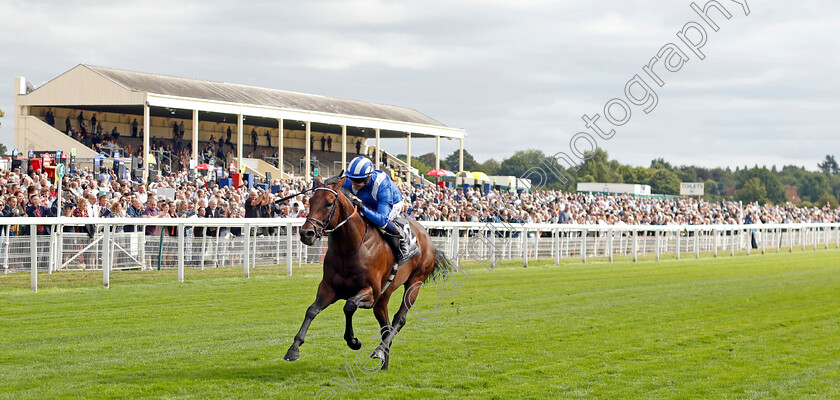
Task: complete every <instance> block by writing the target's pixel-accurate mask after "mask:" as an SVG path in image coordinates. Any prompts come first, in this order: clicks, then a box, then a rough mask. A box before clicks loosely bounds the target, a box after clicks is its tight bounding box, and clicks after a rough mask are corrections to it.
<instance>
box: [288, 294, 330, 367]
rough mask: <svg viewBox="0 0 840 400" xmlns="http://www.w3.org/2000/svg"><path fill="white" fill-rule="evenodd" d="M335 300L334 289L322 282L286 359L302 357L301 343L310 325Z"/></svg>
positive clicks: (293, 359)
mask: <svg viewBox="0 0 840 400" xmlns="http://www.w3.org/2000/svg"><path fill="white" fill-rule="evenodd" d="M335 300H336V298H335V292H334V291H333V290H332V289H329V288H327V286H326V285H324V284H323V282H322V283H321V285H320V286H319V287H318V296H317V297H316V298H315V302H314V303H312V305H311V306H309V308H307V309H306V317H304V319H303V324H301V326H300V330H298V333H297V335H295V340H294V342H293V343H292V345H291V346H289V350H288V351H287V352H286V356H284V357H283V359H284V360H286V361H296V360H297V359H298V358H300V345H302V344H303V342H304V339H305V338H306V332H307V331H308V330H309V325H310V324H312V320H313V319H315V316H317V315H318V313H320V312H321V310H323V309H325V308H327V306H329V305H330V304H332V303H335Z"/></svg>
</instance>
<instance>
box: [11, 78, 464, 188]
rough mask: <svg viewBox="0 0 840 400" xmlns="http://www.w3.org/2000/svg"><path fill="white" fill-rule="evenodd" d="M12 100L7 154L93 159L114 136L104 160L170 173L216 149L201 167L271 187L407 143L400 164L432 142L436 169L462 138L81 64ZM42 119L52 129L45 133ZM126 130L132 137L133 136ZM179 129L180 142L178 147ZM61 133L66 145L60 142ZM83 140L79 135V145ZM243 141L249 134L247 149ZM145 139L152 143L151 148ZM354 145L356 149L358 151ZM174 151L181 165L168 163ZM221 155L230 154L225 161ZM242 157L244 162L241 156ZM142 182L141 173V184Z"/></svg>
mask: <svg viewBox="0 0 840 400" xmlns="http://www.w3.org/2000/svg"><path fill="white" fill-rule="evenodd" d="M14 94H15V112H14V113H15V119H14V121H15V128H14V133H15V147H17V148H19V149H21V150H22V151H25V149H30V148H31V149H34V150H35V151H55V150H62V151H63V152H65V153H69V152H70V151H71V149H73V148H75V149H76V153H77V157H79V158H81V159H85V158H89V159H92V158H93V157H95V156H96V155H97V154H99V153H100V152H103V148H102V146H99V145H100V143H99V142H108V141H107V138H108V137H109V136H110V135H109V133H110V132H112V131H116V132H118V133H119V135H118V136H115V137H114V138H113V139H114V140H113V141H112V142H113V143H111V142H108V143H107V151H104V152H106V154H108V155H109V154H111V152H112V151H114V150H122V152H121V154H126V153H130V155H133V156H136V157H138V158H139V157H142V158H140V159H141V160H149V152H150V150H153V149H155V150H157V151H158V153H159V154H158V156H159V157H158V159H157V160H158V162H157V165H160V164H162V163H166V164H167V165H171V166H172V168H173V169H180V168H183V167H186V166H187V165H189V163H188V162H187V161H188V160H192V162H193V163H195V164H196V165H197V164H200V163H201V161H208V157H204V159H203V160H201V159H200V157H203V154H202V153H203V152H205V151H206V150H207V149H208V147H209V146H210V145H211V143H213V142H215V143H216V146H215V147H212V150H218V147H222V152H220V153H216V152H212V151H211V152H210V154H209V158H215V157H218V155H221V156H222V157H220V159H216V160H215V161H218V162H224V161H226V162H225V165H226V166H227V165H229V163H230V162H231V161H233V162H234V164H235V167H236V168H235V169H236V170H237V171H239V170H249V171H250V172H252V173H254V174H258V175H262V176H265V173H266V172H272V173H274V174H275V175H274V176H276V177H279V178H290V177H293V176H294V175H297V176H311V175H312V172H313V171H312V168H313V165H314V166H315V167H318V166H320V167H321V171H323V172H327V173H333V172H337V171H338V170H339V169H341V168H343V167H344V166H345V165H346V163H347V155H348V153H349V154H350V155H351V156H352V155H353V154H355V153H357V152H359V153H366V152H370V153H371V154H372V155H374V157H372V158H373V159H374V160H375V161H376V164H377V167H380V168H381V167H385V165H382V164H381V162H380V161H381V160H383V159H386V158H387V157H383V154H382V150H381V148H380V139H381V138H406V154H408V155H409V157H410V156H411V140H412V139H413V138H434V139H435V140H436V143H437V152H436V154H437V160H438V163H439V160H440V139H441V138H447V139H457V140H459V141H460V148H461V154H463V141H464V137H465V135H466V134H465V132H464V130H462V129H457V128H451V127H448V126H446V125H444V124H442V123H440V122H438V121H437V120H435V119H433V118H431V117H429V116H427V115H425V114H423V113H421V112H419V111H417V110H414V109H411V108H406V107H400V106H392V105H383V104H376V103H370V102H364V101H358V100H347V99H339V98H333V97H326V96H321V95H314V94H305V93H296V92H289V91H283V90H276V89H266V88H260V87H253V86H246V85H239V84H233V83H224V82H213V81H205V80H198V79H192V78H180V77H172V76H164V75H158V74H152V73H145V72H136V71H129V70H121V69H114V68H106V67H97V66H91V65H84V64H80V65H78V66H76V67H74V68H72V69H70V70H69V71H67V72H65V73H63V74H61V75H59V76H58V77H56V78H54V79H52V80H50V81H49V82H47V83H45V84H44V85H42V86H40V87H37V88H36V87H34V86H33V85H31V83H29V82H27V81H26V79H25V78H23V77H18V78H16V79H15V93H14ZM48 111H50V112H51V113H52V120H53V121H52V122H53V124H52V125H51V124H48V123H46V119H47V118H46V117H47V113H48ZM79 115H82V117H81V118H79ZM93 115H96V122H97V124H98V125H102V127H103V128H102V131H103V134H102V135H97V134H96V127H93V126H87V125H92V124H91V123H90V122H91V117H92V116H93ZM65 121H67V122H68V124H67V125H65ZM134 121H137V125H136V127H137V128H136V129H137V130H138V131H139V132H138V134H137V135H136V136H134V135H132V131H133V129H134V127H133V126H132V124H133V122H134ZM83 123H84V125H86V126H84V127H83V126H82V125H83ZM181 125H182V126H183V127H184V128H183V130H184V134H183V135H182V136H180V137H179V136H178V135H176V133H177V132H178V131H177V129H178V126H181ZM173 128H174V129H173ZM70 129H72V130H73V133H74V134H73V135H68V134H67V131H68V130H70ZM83 130H84V131H86V133H88V135H81V132H82V131H83ZM281 131H282V133H283V134H282V135H281V134H280V132H281ZM140 132H142V134H140ZM228 132H231V133H232V135H231V140H230V143H229V144H220V143H219V142H220V141H223V140H224V139H226V137H227V136H228ZM252 132H256V134H257V135H256V137H257V143H256V146H254V145H253V141H252V139H253V138H252ZM83 136H84V138H83ZM90 137H93V138H94V140H93V141H91V140H88V139H89V138H90ZM102 137H106V139H102ZM152 138H158V140H159V142H158V143H157V144H155V143H153V141H152ZM368 139H373V142H374V143H373V146H368V145H367V144H366V142H367V141H368ZM179 142H181V143H179ZM357 142H358V143H359V144H361V146H360V147H361V148H359V149H358V150H357ZM329 144H331V146H330V145H329ZM342 144H343V145H342ZM325 145H326V146H325ZM325 147H326V148H325ZM369 147H370V148H369ZM128 149H130V150H131V151H129V152H127V151H126V150H128ZM140 149H142V152H141V151H140ZM179 149H185V150H186V151H183V152H181V153H187V154H188V155H189V156H188V157H184V154H176V153H178V150H179ZM226 152H232V153H233V154H232V157H228V156H227V154H226ZM249 153H250V154H251V157H247V156H246V155H247V154H249ZM229 158H230V159H229ZM391 158H392V157H391ZM461 158H462V161H461V164H462V165H463V157H461ZM281 160H282V161H281ZM306 160H310V161H313V162H306ZM391 161H392V163H390V164H391V165H392V167H393V168H394V169H399V170H402V171H405V172H409V173H411V172H415V173H416V170H414V169H413V168H410V166H408V165H396V164H399V163H402V162H401V161H399V160H396V159H393V160H391ZM144 164H145V165H146V166H148V163H144ZM402 164H404V163H402ZM216 165H221V164H220V163H217V164H216ZM400 167H401V168H400ZM462 169H463V168H462ZM321 171H319V172H321ZM148 175H149V169H148V168H146V167H144V169H143V177H144V178H146V179H147V178H148ZM322 175H325V174H323V173H322Z"/></svg>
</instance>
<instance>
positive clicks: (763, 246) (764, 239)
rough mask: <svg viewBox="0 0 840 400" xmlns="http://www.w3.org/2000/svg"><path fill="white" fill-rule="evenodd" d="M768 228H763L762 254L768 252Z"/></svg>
mask: <svg viewBox="0 0 840 400" xmlns="http://www.w3.org/2000/svg"><path fill="white" fill-rule="evenodd" d="M767 232H768V230H767V228H763V229H761V254H765V253H766V252H767V236H768V235H767Z"/></svg>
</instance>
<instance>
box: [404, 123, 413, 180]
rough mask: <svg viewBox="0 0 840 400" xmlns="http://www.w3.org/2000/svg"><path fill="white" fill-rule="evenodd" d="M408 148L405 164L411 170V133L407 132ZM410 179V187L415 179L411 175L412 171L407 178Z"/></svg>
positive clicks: (406, 149)
mask: <svg viewBox="0 0 840 400" xmlns="http://www.w3.org/2000/svg"><path fill="white" fill-rule="evenodd" d="M405 134H406V146H405V147H406V148H405V163H406V164H408V166H409V168H410V167H411V132H406V133H405ZM406 178H408V184H409V185H410V184H411V183H412V182H413V180H414V177H413V176H412V175H411V171H409V172H408V175H407V176H406Z"/></svg>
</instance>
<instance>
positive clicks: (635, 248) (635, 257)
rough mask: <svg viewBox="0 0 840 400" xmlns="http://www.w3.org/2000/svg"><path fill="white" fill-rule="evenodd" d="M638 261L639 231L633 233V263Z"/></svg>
mask: <svg viewBox="0 0 840 400" xmlns="http://www.w3.org/2000/svg"><path fill="white" fill-rule="evenodd" d="M638 260H639V231H633V262H636V261H638Z"/></svg>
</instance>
